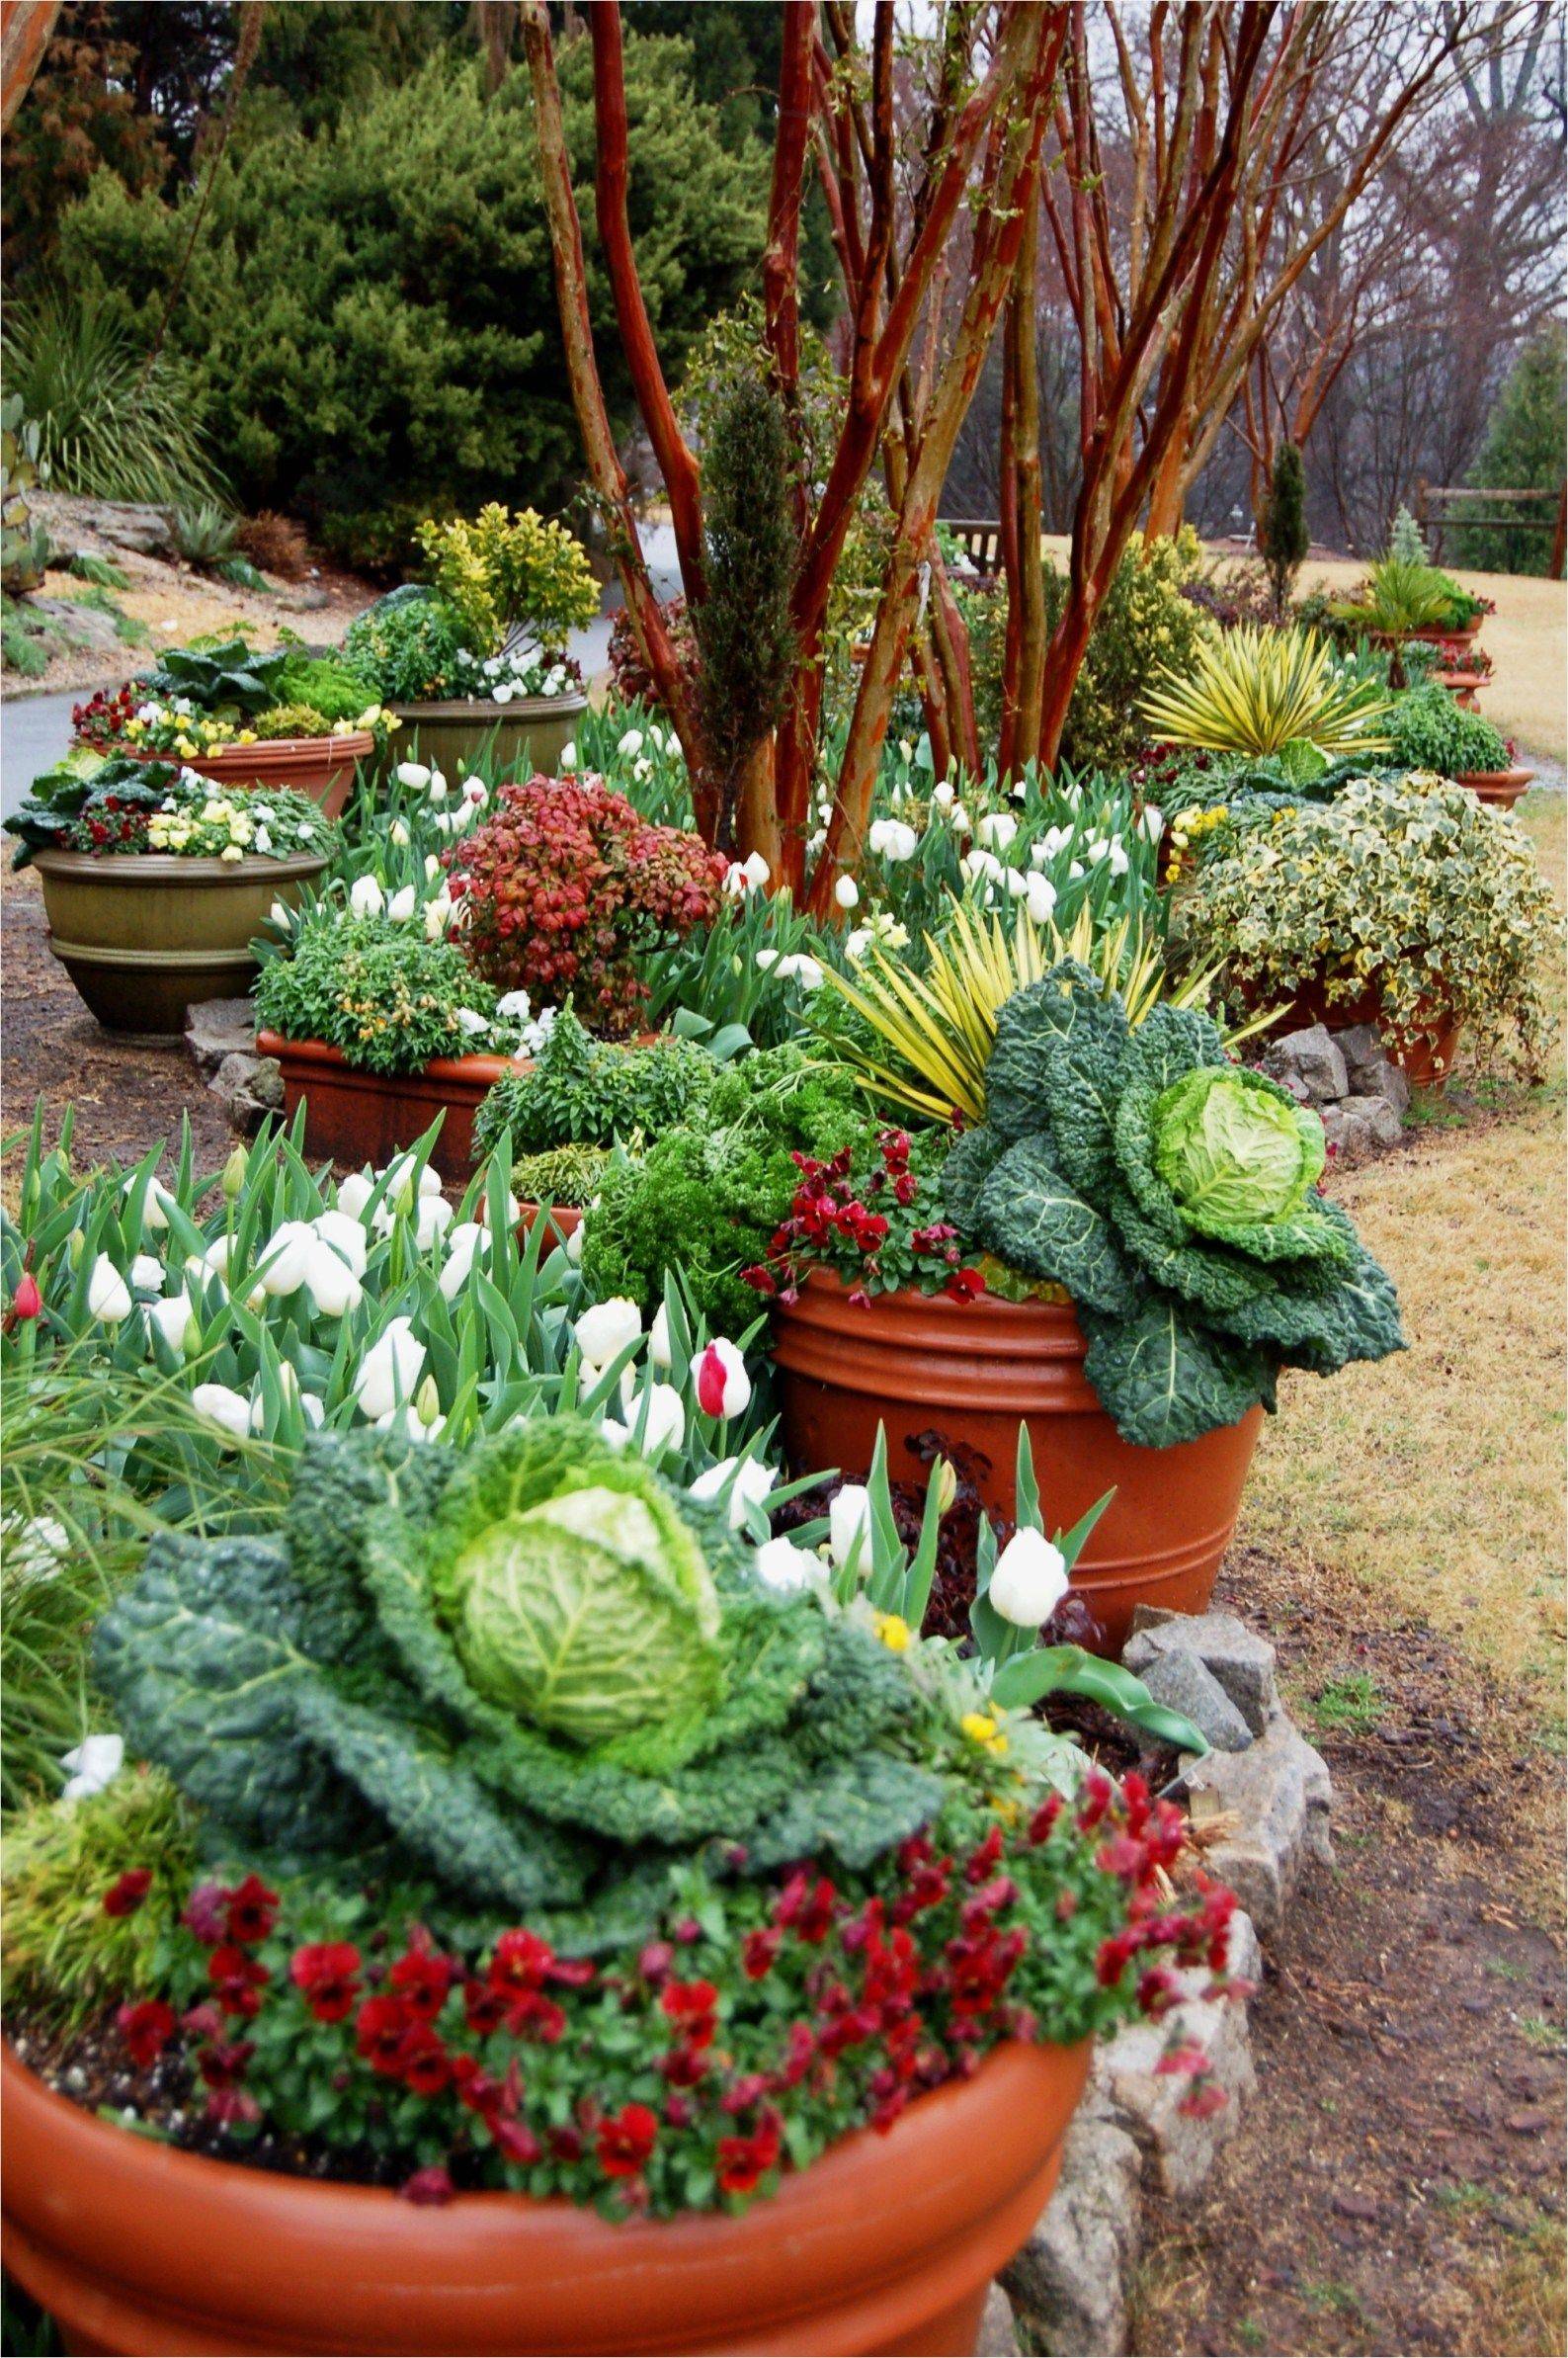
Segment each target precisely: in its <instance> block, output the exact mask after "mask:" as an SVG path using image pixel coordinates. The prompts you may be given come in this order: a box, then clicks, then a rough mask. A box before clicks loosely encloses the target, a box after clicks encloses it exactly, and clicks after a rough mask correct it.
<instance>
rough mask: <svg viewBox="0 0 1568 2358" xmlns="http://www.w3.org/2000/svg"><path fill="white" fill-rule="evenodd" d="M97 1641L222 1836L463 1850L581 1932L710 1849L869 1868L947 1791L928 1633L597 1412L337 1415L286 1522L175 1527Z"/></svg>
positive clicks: (156, 1752)
mask: <svg viewBox="0 0 1568 2358" xmlns="http://www.w3.org/2000/svg"><path fill="white" fill-rule="evenodd" d="M94 1668H95V1676H96V1678H97V1679H98V1681H99V1683H100V1685H101V1686H102V1688H103V1690H104V1692H105V1693H106V1694H107V1695H108V1697H109V1698H110V1700H111V1701H112V1703H113V1704H114V1705H115V1707H116V1710H117V1714H118V1717H119V1722H120V1726H121V1727H122V1728H123V1730H124V1736H125V1741H126V1744H127V1746H128V1747H129V1748H130V1749H131V1750H132V1751H134V1752H135V1753H137V1754H139V1755H141V1756H143V1757H145V1758H147V1759H150V1760H153V1761H155V1762H156V1763H157V1764H159V1765H160V1766H162V1767H163V1768H165V1769H166V1770H167V1771H168V1773H169V1774H170V1775H171V1776H172V1777H173V1778H174V1780H175V1782H176V1784H177V1785H178V1786H179V1787H180V1788H181V1790H182V1791H183V1793H184V1794H185V1796H186V1798H187V1800H188V1801H189V1802H190V1803H192V1804H193V1805H194V1806H195V1807H196V1809H197V1810H198V1811H200V1812H201V1813H202V1815H203V1817H204V1818H205V1820H206V1829H207V1833H208V1836H209V1837H210V1841H211V1844H212V1846H213V1848H214V1849H215V1850H225V1849H226V1850H228V1851H230V1852H235V1851H243V1852H244V1854H245V1855H246V1856H247V1857H249V1858H255V1859H256V1860H258V1862H260V1863H264V1864H266V1865H267V1867H268V1869H269V1871H270V1872H271V1871H274V1870H276V1871H277V1872H279V1873H288V1872H294V1871H298V1872H311V1871H312V1870H320V1869H321V1868H323V1867H325V1868H326V1869H327V1871H328V1872H329V1873H336V1872H338V1871H340V1870H341V1871H342V1872H343V1873H344V1874H346V1875H349V1876H351V1877H352V1878H354V1879H358V1880H363V1877H364V1876H365V1874H367V1873H371V1872H384V1873H385V1874H387V1875H388V1876H392V1877H407V1876H415V1877H423V1878H427V1879H428V1878H433V1879H435V1880H436V1881H437V1882H438V1883H440V1884H441V1885H443V1886H444V1887H446V1889H447V1891H448V1892H449V1893H450V1894H451V1895H454V1898H456V1899H458V1900H460V1901H461V1902H462V1903H463V1904H465V1905H466V1906H468V1907H484V1906H491V1907H500V1908H510V1909H515V1910H520V1911H527V1918H528V1921H529V1923H530V1925H531V1926H533V1927H534V1928H536V1930H538V1931H539V1932H540V1933H542V1934H545V1935H546V1936H548V1937H549V1938H551V1939H561V1940H564V1941H567V1942H569V1943H570V1944H571V1945H572V1946H574V1947H575V1948H577V1949H579V1950H583V1949H594V1950H598V1949H601V1948H603V1947H605V1946H606V1945H608V1944H612V1943H614V1942H616V1941H618V1940H623V1939H626V1938H631V1937H635V1936H636V1935H637V1934H638V1933H639V1932H641V1931H643V1930H644V1929H645V1928H646V1927H647V1926H649V1925H650V1924H651V1923H652V1922H653V1921H654V1920H655V1919H656V1917H657V1914H658V1911H659V1908H660V1906H661V1904H662V1903H663V1902H664V1901H665V1900H666V1899H667V1898H668V1895H669V1890H670V1882H671V1877H672V1875H673V1874H674V1873H676V1872H677V1871H678V1870H679V1869H681V1868H682V1867H683V1866H686V1865H689V1864H690V1863H691V1862H692V1861H693V1860H694V1859H696V1858H698V1857H708V1858H709V1861H710V1864H712V1865H713V1867H714V1869H715V1871H718V1872H739V1871H740V1870H741V1869H742V1868H744V1871H745V1873H747V1874H748V1875H752V1874H757V1875H766V1874H769V1873H771V1872H773V1871H775V1870H777V1869H779V1868H782V1867H784V1866H785V1865H787V1864H788V1863H789V1862H791V1861H794V1860H797V1859H800V1858H804V1857H808V1856H819V1857H821V1858H823V1859H825V1860H833V1861H836V1862H838V1863H839V1864H840V1865H841V1866H843V1867H846V1868H849V1869H852V1870H861V1869H864V1868H865V1867H867V1865H869V1863H870V1862H871V1861H873V1860H874V1859H876V1858H878V1857H880V1856H881V1855H882V1854H883V1853H884V1852H886V1851H888V1850H889V1849H891V1848H892V1847H893V1846H895V1845H896V1844H897V1843H899V1842H901V1841H903V1840H904V1839H905V1838H906V1837H908V1836H909V1835H911V1834H913V1833H914V1832H915V1831H916V1829H917V1828H919V1827H920V1826H922V1825H923V1824H925V1823H927V1822H928V1821H929V1820H931V1819H932V1818H933V1817H934V1816H935V1815H936V1813H937V1812H938V1811H939V1810H940V1809H941V1807H942V1805H943V1803H944V1800H945V1798H946V1795H947V1790H948V1788H947V1786H946V1784H945V1782H944V1779H943V1777H942V1776H941V1775H939V1774H938V1773H936V1772H935V1771H934V1769H933V1768H932V1767H931V1766H930V1765H929V1763H930V1762H931V1760H932V1758H933V1757H934V1754H935V1755H936V1756H940V1754H941V1752H942V1750H943V1735H944V1730H945V1727H946V1723H945V1721H944V1722H943V1726H942V1727H937V1728H935V1729H934V1720H936V1719H938V1718H940V1717H941V1715H940V1713H939V1707H938V1706H937V1705H935V1704H934V1703H932V1702H930V1701H929V1700H928V1699H927V1697H926V1696H925V1694H924V1693H923V1691H922V1689H921V1688H920V1687H919V1686H918V1685H917V1684H916V1683H915V1681H914V1679H913V1678H912V1676H911V1673H910V1671H909V1669H908V1667H907V1665H905V1664H904V1663H903V1662H902V1661H901V1660H900V1659H899V1657H897V1656H896V1655H894V1654H892V1653H890V1652H888V1651H887V1650H886V1649H885V1648H884V1647H882V1646H880V1645H879V1644H878V1643H877V1642H876V1640H875V1638H874V1637H873V1636H872V1635H871V1634H870V1633H869V1631H868V1630H867V1629H864V1628H862V1627H861V1626H860V1625H859V1624H858V1623H857V1622H856V1621H855V1620H853V1619H852V1618H835V1617H833V1616H832V1615H830V1614H829V1613H828V1612H827V1611H826V1610H825V1609H824V1607H823V1606H822V1604H821V1603H820V1601H819V1600H818V1599H817V1597H816V1596H815V1595H814V1594H812V1593H809V1592H808V1593H806V1594H804V1595H796V1596H793V1597H783V1596H779V1595H776V1594H774V1593H773V1592H771V1591H769V1590H768V1589H766V1588H765V1587H763V1586H762V1585H761V1584H760V1583H759V1581H758V1580H757V1579H756V1577H755V1576H754V1575H753V1574H752V1573H751V1572H750V1571H749V1569H748V1568H747V1563H746V1559H745V1558H743V1557H742V1555H741V1553H740V1552H739V1551H738V1549H737V1546H736V1543H734V1542H733V1541H732V1540H731V1539H730V1537H729V1535H728V1533H727V1530H726V1528H725V1519H724V1518H723V1517H722V1516H719V1515H716V1514H710V1513H709V1512H708V1511H707V1510H705V1509H701V1508H697V1507H694V1506H693V1505H692V1503H691V1502H690V1501H689V1500H688V1499H686V1498H685V1497H684V1496H682V1495H681V1494H679V1493H677V1492H675V1491H674V1490H672V1489H670V1488H669V1487H668V1486H667V1485H666V1484H665V1483H664V1482H663V1481H662V1479H661V1478H660V1477H659V1476H658V1475H657V1474H654V1473H653V1472H652V1471H651V1470H649V1469H648V1468H647V1467H646V1465H644V1464H643V1463H642V1462H641V1461H638V1460H635V1459H632V1458H629V1457H627V1456H625V1455H622V1454H621V1453H619V1452H618V1451H616V1450H615V1449H613V1448H612V1447H611V1446H610V1445H609V1444H608V1442H607V1441H606V1440H605V1439H604V1438H603V1437H602V1435H601V1434H600V1432H599V1431H598V1429H597V1428H596V1427H594V1426H593V1425H591V1424H589V1423H587V1422H586V1421H584V1420H581V1419H579V1418H576V1417H573V1416H567V1415H562V1416H557V1417H552V1418H549V1419H547V1420H544V1419H540V1420H538V1421H536V1422H534V1423H531V1424H525V1425H523V1426H520V1427H515V1428H513V1429H512V1430H510V1431H508V1432H505V1433H502V1434H500V1435H497V1436H495V1437H494V1438H492V1439H490V1440H488V1441H484V1442H481V1443H479V1444H478V1445H477V1446H476V1447H475V1448H474V1449H473V1450H471V1451H470V1452H469V1453H468V1454H467V1455H466V1456H465V1457H458V1456H457V1455H455V1454H454V1453H449V1452H447V1451H445V1450H433V1449H424V1450H421V1449H414V1450H412V1451H410V1450H409V1449H408V1448H407V1446H406V1445H405V1444H400V1443H397V1442H394V1441H392V1440H390V1439H389V1438H387V1437H386V1436H382V1435H378V1434H361V1435H355V1436H352V1437H349V1438H345V1437H343V1436H341V1435H326V1434H322V1435H317V1436H315V1437H313V1438H312V1440H311V1441H310V1443H309V1444H308V1445H307V1448H306V1451H305V1453H304V1456H303V1458H302V1460H301V1463H300V1467H299V1471H298V1474H297V1476H296V1480H295V1485H294V1491H293V1497H292V1501H291V1504H290V1508H289V1514H288V1516H287V1518H286V1521H285V1526H284V1531H283V1535H282V1537H281V1538H280V1539H278V1540H271V1539H260V1538H247V1539H237V1538H228V1539H219V1540H214V1541H210V1542H206V1543H197V1542H192V1541H190V1540H187V1539H186V1538H184V1537H182V1536H178V1535H174V1534H167V1535H162V1536H160V1537H158V1538H157V1539H155V1540H154V1541H153V1543H152V1545H151V1547H150V1548H149V1550H148V1552H147V1558H146V1564H145V1568H144V1570H143V1572H142V1574H141V1576H140V1578H139V1579H138V1580H137V1581H136V1582H135V1584H134V1585H133V1586H132V1587H131V1588H130V1589H128V1590H127V1591H126V1592H125V1593H124V1595H123V1596H122V1597H121V1598H120V1599H119V1600H118V1601H117V1602H116V1604H115V1606H114V1607H113V1608H112V1610H111V1611H110V1613H109V1614H108V1615H107V1616H106V1618H105V1619H104V1621H103V1622H102V1623H101V1624H100V1627H99V1630H98V1633H97V1638H96V1642H95V1647H94ZM737 1846H739V1847H737ZM369 1861H380V1862H381V1866H380V1867H379V1868H376V1867H373V1866H371V1865H368V1862H369Z"/></svg>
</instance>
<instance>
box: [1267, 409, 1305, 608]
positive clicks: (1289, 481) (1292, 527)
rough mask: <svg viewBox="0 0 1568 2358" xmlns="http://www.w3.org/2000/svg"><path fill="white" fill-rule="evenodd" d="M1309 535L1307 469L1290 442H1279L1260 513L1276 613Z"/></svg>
mask: <svg viewBox="0 0 1568 2358" xmlns="http://www.w3.org/2000/svg"><path fill="white" fill-rule="evenodd" d="M1311 546H1312V535H1311V533H1310V532H1309V531H1308V530H1307V520H1306V470H1305V469H1304V467H1303V466H1302V464H1301V454H1300V452H1299V451H1298V450H1297V449H1296V447H1295V444H1294V443H1293V442H1282V443H1281V444H1280V445H1279V452H1278V454H1277V456H1276V458H1275V463H1274V474H1273V477H1272V478H1271V480H1270V484H1269V496H1268V498H1267V500H1266V501H1265V503H1264V511H1263V554H1264V561H1265V563H1266V564H1267V565H1268V567H1269V582H1270V586H1271V588H1272V589H1273V591H1274V603H1275V612H1276V613H1277V614H1283V612H1284V610H1285V608H1286V606H1287V605H1288V604H1289V601H1290V591H1291V588H1292V586H1293V584H1294V581H1295V577H1296V575H1297V573H1298V572H1299V571H1300V569H1301V566H1302V563H1303V561H1304V559H1305V557H1306V553H1307V551H1308V549H1309V548H1310V547H1311Z"/></svg>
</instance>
